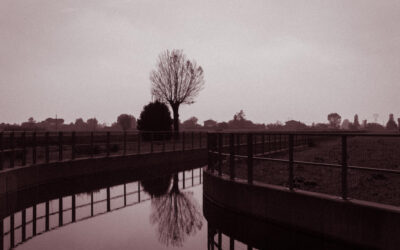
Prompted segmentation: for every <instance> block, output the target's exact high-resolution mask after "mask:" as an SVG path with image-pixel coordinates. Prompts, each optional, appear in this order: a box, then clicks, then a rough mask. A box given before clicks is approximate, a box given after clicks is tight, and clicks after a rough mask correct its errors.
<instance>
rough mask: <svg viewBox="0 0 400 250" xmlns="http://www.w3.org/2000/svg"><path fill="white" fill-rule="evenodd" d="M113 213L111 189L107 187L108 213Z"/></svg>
mask: <svg viewBox="0 0 400 250" xmlns="http://www.w3.org/2000/svg"><path fill="white" fill-rule="evenodd" d="M110 211H111V196H110V187H107V212H110Z"/></svg>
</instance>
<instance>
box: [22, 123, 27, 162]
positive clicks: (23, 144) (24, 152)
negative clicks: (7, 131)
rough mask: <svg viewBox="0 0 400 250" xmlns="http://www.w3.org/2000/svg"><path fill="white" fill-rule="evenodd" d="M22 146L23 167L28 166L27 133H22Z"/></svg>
mask: <svg viewBox="0 0 400 250" xmlns="http://www.w3.org/2000/svg"><path fill="white" fill-rule="evenodd" d="M21 144H22V166H25V165H26V133H25V131H24V132H22V135H21Z"/></svg>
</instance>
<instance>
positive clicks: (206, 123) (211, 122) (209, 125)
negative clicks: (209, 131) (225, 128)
mask: <svg viewBox="0 0 400 250" xmlns="http://www.w3.org/2000/svg"><path fill="white" fill-rule="evenodd" d="M216 126H217V122H216V121H214V120H211V119H209V120H206V121H204V128H214V127H216Z"/></svg>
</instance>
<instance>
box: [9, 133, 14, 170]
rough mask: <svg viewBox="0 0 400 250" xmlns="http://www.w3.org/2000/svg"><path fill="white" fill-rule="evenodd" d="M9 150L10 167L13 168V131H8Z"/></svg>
mask: <svg viewBox="0 0 400 250" xmlns="http://www.w3.org/2000/svg"><path fill="white" fill-rule="evenodd" d="M10 150H11V151H10V168H13V167H14V160H15V148H14V132H11V133H10Z"/></svg>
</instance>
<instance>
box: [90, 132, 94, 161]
mask: <svg viewBox="0 0 400 250" xmlns="http://www.w3.org/2000/svg"><path fill="white" fill-rule="evenodd" d="M90 157H91V158H93V157H94V133H93V131H92V132H90Z"/></svg>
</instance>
